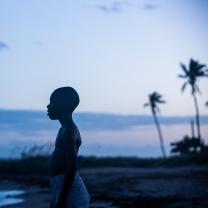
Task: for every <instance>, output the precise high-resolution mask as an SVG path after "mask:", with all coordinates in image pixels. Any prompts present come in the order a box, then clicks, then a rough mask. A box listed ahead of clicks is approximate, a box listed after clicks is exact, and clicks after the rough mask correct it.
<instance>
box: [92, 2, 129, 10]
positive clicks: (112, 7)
mask: <svg viewBox="0 0 208 208" xmlns="http://www.w3.org/2000/svg"><path fill="white" fill-rule="evenodd" d="M129 6H131V4H130V3H129V2H127V1H113V2H111V3H110V4H99V5H97V6H96V8H97V9H98V10H100V11H102V12H106V13H111V12H122V11H123V9H124V8H126V7H129Z"/></svg>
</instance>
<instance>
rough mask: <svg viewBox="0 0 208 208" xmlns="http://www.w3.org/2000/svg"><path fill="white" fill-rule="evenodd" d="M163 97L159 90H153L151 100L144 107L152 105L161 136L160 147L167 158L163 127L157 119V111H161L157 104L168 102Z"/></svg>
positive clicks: (150, 95)
mask: <svg viewBox="0 0 208 208" xmlns="http://www.w3.org/2000/svg"><path fill="white" fill-rule="evenodd" d="M161 98H162V96H161V95H160V94H159V93H157V92H153V93H152V94H149V102H148V103H145V104H144V107H147V106H150V108H151V111H152V115H153V117H154V121H155V125H156V127H157V131H158V136H159V139H160V148H161V151H162V154H163V157H164V158H166V153H165V148H164V142H163V136H162V131H161V128H160V124H159V121H158V119H157V112H159V108H158V106H157V104H158V103H166V102H165V101H164V100H162V99H161Z"/></svg>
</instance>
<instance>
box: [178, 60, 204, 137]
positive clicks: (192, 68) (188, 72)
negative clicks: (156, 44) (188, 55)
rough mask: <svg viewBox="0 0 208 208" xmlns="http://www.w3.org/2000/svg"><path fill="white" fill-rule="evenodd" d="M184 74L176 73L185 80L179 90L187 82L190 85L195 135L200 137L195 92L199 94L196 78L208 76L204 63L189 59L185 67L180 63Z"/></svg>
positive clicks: (183, 88) (182, 89) (184, 86)
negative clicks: (195, 127) (194, 117)
mask: <svg viewBox="0 0 208 208" xmlns="http://www.w3.org/2000/svg"><path fill="white" fill-rule="evenodd" d="M180 65H181V68H182V70H183V72H184V74H182V75H181V74H180V75H178V76H179V77H180V78H183V79H186V80H187V81H186V82H185V83H184V84H183V85H182V88H181V91H182V92H183V91H184V90H185V88H186V86H187V84H189V85H190V87H191V94H192V96H193V99H194V105H195V109H196V126H197V136H198V138H199V139H201V131H200V120H199V107H198V102H197V97H196V93H199V94H200V89H199V87H198V85H197V81H198V78H202V77H208V69H206V65H205V64H200V63H199V62H198V61H196V60H193V59H190V62H189V66H188V67H186V66H185V65H184V64H183V63H181V64H180Z"/></svg>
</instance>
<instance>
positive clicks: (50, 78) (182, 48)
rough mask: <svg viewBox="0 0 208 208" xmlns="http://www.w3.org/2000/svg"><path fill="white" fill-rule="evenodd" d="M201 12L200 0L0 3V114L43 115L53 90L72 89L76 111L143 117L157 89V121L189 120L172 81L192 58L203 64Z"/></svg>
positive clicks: (207, 46)
mask: <svg viewBox="0 0 208 208" xmlns="http://www.w3.org/2000/svg"><path fill="white" fill-rule="evenodd" d="M207 9H208V2H207V1H206V0H154V1H153V0H150V1H146V0H141V1H139V0H138V1H136V0H131V1H128V0H126V1H122V0H120V1H110V0H97V1H96V0H88V1H86V0H76V1H75V0H72V1H69V0H60V1H55V0H54V1H53V0H50V1H49V0H30V1H28V0H1V1H0V10H1V12H0V28H1V29H0V70H1V76H0V86H1V87H0V96H1V98H2V99H1V101H0V108H7V109H40V110H44V109H45V108H46V105H47V103H48V100H49V96H50V93H51V92H52V90H53V89H55V88H57V87H60V86H65V85H71V86H74V87H75V88H76V89H77V91H78V92H79V94H80V97H81V103H80V106H79V108H78V111H89V112H108V113H117V114H146V115H148V114H149V110H148V109H144V108H143V104H144V103H145V102H146V100H147V95H148V94H149V93H151V92H152V91H154V90H156V91H159V92H160V93H161V94H162V95H164V99H165V100H167V102H168V103H167V105H164V106H161V110H162V114H163V115H192V114H193V113H194V106H193V100H192V98H191V96H190V90H189V89H187V91H186V92H185V93H184V95H181V92H180V88H181V85H182V83H183V80H179V79H178V78H177V75H178V74H179V73H180V67H179V63H180V62H184V63H186V64H187V63H188V61H189V58H191V57H193V58H195V59H197V60H199V61H201V62H202V63H205V64H208V56H207V54H208V43H207V37H208V27H207V22H206V20H207V18H208V17H207V16H208V13H207ZM207 83H208V82H207V80H201V81H200V83H199V86H200V88H201V91H202V96H200V98H199V105H200V111H201V114H206V115H207V112H208V110H207V109H206V108H205V107H204V103H205V101H206V100H208V84H207Z"/></svg>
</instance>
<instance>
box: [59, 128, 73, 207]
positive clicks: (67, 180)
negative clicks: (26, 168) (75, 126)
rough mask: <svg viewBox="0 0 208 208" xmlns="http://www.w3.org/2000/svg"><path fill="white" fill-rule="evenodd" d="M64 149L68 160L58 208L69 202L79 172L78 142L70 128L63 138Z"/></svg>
mask: <svg viewBox="0 0 208 208" xmlns="http://www.w3.org/2000/svg"><path fill="white" fill-rule="evenodd" d="M63 148H64V150H63V151H64V152H65V157H66V158H65V160H66V166H67V168H66V172H65V177H64V184H63V188H62V191H61V194H60V196H59V200H58V203H57V205H56V208H64V207H65V205H66V202H67V197H68V194H69V192H70V189H71V187H72V184H73V181H74V176H75V173H76V171H77V150H76V141H75V139H74V136H73V130H72V129H71V128H70V126H68V127H66V129H65V132H64V138H63Z"/></svg>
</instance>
